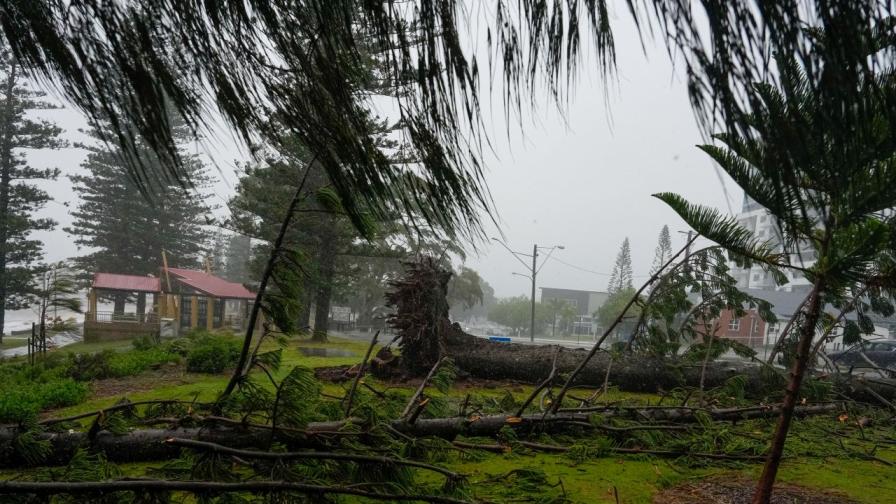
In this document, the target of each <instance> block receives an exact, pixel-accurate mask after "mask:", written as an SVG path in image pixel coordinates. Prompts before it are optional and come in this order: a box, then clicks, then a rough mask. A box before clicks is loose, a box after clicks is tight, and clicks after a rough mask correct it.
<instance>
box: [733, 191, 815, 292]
mask: <svg viewBox="0 0 896 504" xmlns="http://www.w3.org/2000/svg"><path fill="white" fill-rule="evenodd" d="M737 221H738V222H739V223H740V225H741V226H743V227H745V228H746V229H748V230H750V231H751V232H752V233H753V234H754V235H755V236H756V237H757V238H759V239H760V240H763V241H771V242H772V243H773V244H775V245H776V246H777V248H778V250H783V248H782V241H783V240H782V239H781V231H780V228H779V226H778V223H777V220H776V219H775V218H774V216H772V215H771V214H770V213H769V211H768V210H766V209H765V207H763V206H762V205H760V204H759V203H756V202H755V201H753V200H752V199H751V198H750V197H749V196H746V195H744V204H743V208H742V209H741V213H740V214H738V216H737ZM815 259H816V257H815V250H814V249H812V248H811V247H808V246H807V247H802V250H801V251H800V252H799V253H798V254H791V255H790V263H791V264H793V265H796V266H800V267H804V268H805V267H808V266H811V265H812V264H815ZM785 273H786V274H787V276H788V277H789V278H790V281H789V282H788V283H786V284H785V285H775V279H774V277H772V275H770V274H768V273H766V272H765V271H763V269H762V268H761V267H759V266H753V267H752V268H738V267H737V266H736V265H732V270H731V276H733V277H734V278H736V279H737V286H738V287H739V288H741V289H760V290H784V291H792V292H808V291H809V290H810V288H811V285H810V284H809V281H808V280H806V278H805V277H804V276H803V275H802V274H801V273H799V272H797V271H793V270H790V271H786V272H785Z"/></svg>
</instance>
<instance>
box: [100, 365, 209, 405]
mask: <svg viewBox="0 0 896 504" xmlns="http://www.w3.org/2000/svg"><path fill="white" fill-rule="evenodd" d="M190 381H191V380H189V379H188V377H187V373H186V368H185V367H184V365H183V364H164V365H162V366H160V367H159V368H158V369H153V370H149V371H144V372H142V373H140V374H138V375H136V376H126V377H124V378H106V379H103V380H94V381H93V382H91V383H90V388H91V390H92V391H93V394H92V395H91V397H92V398H93V399H96V398H99V397H109V396H126V395H128V394H132V393H134V392H143V391H146V390H152V389H154V388H158V387H160V386H165V385H179V384H186V383H190Z"/></svg>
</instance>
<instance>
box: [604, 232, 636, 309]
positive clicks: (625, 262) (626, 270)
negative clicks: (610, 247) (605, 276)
mask: <svg viewBox="0 0 896 504" xmlns="http://www.w3.org/2000/svg"><path fill="white" fill-rule="evenodd" d="M632 276H633V275H632V254H631V249H630V247H629V243H628V238H626V239H625V240H623V241H622V247H621V248H620V249H619V254H618V255H617V256H616V264H615V265H613V273H612V274H611V275H610V282H609V284H608V285H607V292H609V293H610V295H613V294H616V293H617V292H620V291H623V290H625V289H631V288H633V285H632Z"/></svg>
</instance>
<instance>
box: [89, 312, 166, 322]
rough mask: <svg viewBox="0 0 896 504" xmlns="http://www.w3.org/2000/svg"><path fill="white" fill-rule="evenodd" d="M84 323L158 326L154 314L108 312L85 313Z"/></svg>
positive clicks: (157, 316)
mask: <svg viewBox="0 0 896 504" xmlns="http://www.w3.org/2000/svg"><path fill="white" fill-rule="evenodd" d="M84 321H85V322H96V323H98V324H112V323H117V322H125V323H127V322H131V323H134V324H158V323H159V315H158V314H156V313H133V312H131V313H115V312H108V311H102V312H100V311H98V312H87V313H85V314H84Z"/></svg>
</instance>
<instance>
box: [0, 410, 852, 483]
mask: <svg viewBox="0 0 896 504" xmlns="http://www.w3.org/2000/svg"><path fill="white" fill-rule="evenodd" d="M842 408H843V405H842V404H840V403H824V404H813V405H808V406H801V407H798V408H796V411H795V413H796V414H798V415H817V414H826V413H832V412H837V411H840V410H841V409H842ZM780 412H781V406H780V405H774V406H757V407H750V408H725V409H716V410H708V409H700V408H677V407H671V408H639V407H614V406H606V407H598V408H591V409H590V411H581V412H575V411H570V412H566V411H561V412H559V413H556V414H548V415H543V414H540V413H538V414H530V415H523V416H521V417H515V416H512V415H510V414H506V415H489V416H483V417H475V416H474V417H451V418H420V419H417V421H416V422H413V423H411V422H408V421H406V420H394V421H393V422H392V423H391V427H392V428H393V429H394V430H396V431H398V432H400V433H402V434H404V435H407V436H414V437H439V438H443V439H447V440H453V439H455V438H456V437H457V436H471V437H476V436H483V437H491V436H495V435H497V434H498V433H499V432H500V431H501V429H502V428H504V427H505V426H506V427H510V428H512V429H514V430H516V431H518V432H520V433H523V434H525V433H528V432H533V431H537V432H552V431H553V432H556V431H561V430H564V429H568V428H570V426H579V425H582V424H585V425H590V421H591V419H592V417H593V415H595V414H598V415H600V416H601V417H602V418H609V417H617V418H625V419H632V420H639V421H662V422H667V423H668V422H675V423H694V422H696V421H697V414H698V413H702V414H706V415H708V416H709V417H710V418H712V419H713V420H716V421H740V420H749V419H756V418H770V417H774V416H777V415H779V414H780ZM237 422H238V421H237ZM212 424H213V425H214V424H215V423H214V422H212ZM344 425H345V422H312V423H310V424H308V425H307V426H306V428H305V432H306V434H305V435H302V434H297V433H295V432H292V431H288V430H277V431H276V432H275V437H276V440H277V441H278V442H280V443H283V444H284V445H285V446H286V447H288V448H290V449H294V448H318V449H319V448H322V447H323V446H324V443H323V442H322V440H323V439H324V438H325V437H326V436H328V435H330V433H333V432H335V431H338V430H339V429H340V428H341V427H343V426H344ZM19 434H20V431H19V430H18V429H16V428H14V427H10V428H5V429H0V467H5V468H20V467H24V466H26V465H27V462H26V461H25V459H24V458H22V457H21V455H20V454H19V453H18V452H17V450H16V448H15V446H16V443H15V439H16V436H17V435H19ZM270 436H271V429H269V428H256V427H243V426H233V427H221V426H211V427H210V426H203V427H191V428H176V429H139V430H134V431H131V432H128V433H127V434H122V435H116V434H112V433H111V432H108V431H100V432H98V433H96V434H95V435H91V434H89V433H86V432H79V431H64V432H58V433H50V432H47V433H41V434H38V435H36V436H35V437H36V438H37V440H39V441H47V442H48V444H49V450H48V452H47V456H46V458H45V459H44V460H43V461H42V462H41V464H42V465H48V466H52V465H65V464H67V463H68V462H69V461H70V460H71V459H72V457H73V456H74V454H75V452H76V451H77V450H78V449H84V448H87V447H89V448H91V449H92V450H95V451H98V452H102V453H104V454H105V456H106V457H107V458H108V459H109V460H110V461H112V462H116V463H130V462H146V461H152V460H169V459H172V458H177V457H178V456H179V454H180V450H181V448H180V447H179V446H176V445H175V444H172V443H168V442H166V441H167V440H169V439H171V438H177V439H190V440H197V441H205V442H210V443H216V444H219V445H222V446H226V447H229V448H240V449H249V448H255V449H266V447H267V446H268V443H269V442H270Z"/></svg>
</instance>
